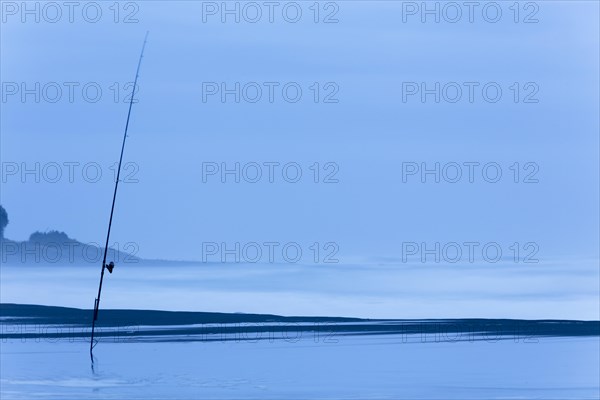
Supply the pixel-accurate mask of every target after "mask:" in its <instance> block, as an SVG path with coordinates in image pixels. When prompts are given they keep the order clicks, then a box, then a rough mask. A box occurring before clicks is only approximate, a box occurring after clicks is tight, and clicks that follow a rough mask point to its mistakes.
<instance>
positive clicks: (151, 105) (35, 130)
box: [0, 1, 600, 262]
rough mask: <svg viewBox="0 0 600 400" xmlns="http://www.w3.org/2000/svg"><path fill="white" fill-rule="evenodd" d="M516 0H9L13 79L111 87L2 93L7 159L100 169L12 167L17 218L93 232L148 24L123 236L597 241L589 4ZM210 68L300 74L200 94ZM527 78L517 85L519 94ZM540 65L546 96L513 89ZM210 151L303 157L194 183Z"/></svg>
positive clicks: (187, 244)
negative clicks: (274, 88) (488, 96)
mask: <svg viewBox="0 0 600 400" xmlns="http://www.w3.org/2000/svg"><path fill="white" fill-rule="evenodd" d="M509 3H510V4H512V2H500V4H501V5H502V9H503V17H502V19H501V20H500V22H498V23H494V24H492V23H488V22H486V21H485V20H482V19H481V18H477V19H476V21H475V22H474V23H469V22H468V21H465V20H462V21H460V22H458V23H455V24H451V23H445V22H441V23H439V24H437V23H431V22H427V23H421V22H420V21H419V19H418V18H417V17H415V18H414V19H413V18H412V16H411V17H410V18H409V19H408V20H407V22H406V23H403V22H402V3H401V2H398V3H394V2H338V3H337V5H338V7H339V11H338V12H337V14H336V17H337V18H338V19H339V22H338V23H334V24H323V23H317V24H315V23H314V22H313V21H312V14H310V12H312V11H311V10H309V8H308V7H310V5H311V4H312V3H311V2H301V3H299V4H300V5H301V7H302V9H303V13H304V14H303V18H302V19H301V21H300V22H299V23H296V24H292V23H288V22H286V21H285V20H283V19H281V18H276V22H275V23H272V24H271V23H268V22H265V21H261V22H259V23H256V24H250V23H244V22H242V23H238V24H236V23H221V22H220V21H219V20H218V17H215V18H213V16H210V17H207V18H208V19H207V22H206V23H203V22H202V3H201V2H192V1H186V2H162V1H152V2H138V3H137V5H138V6H139V11H138V12H137V14H136V17H137V18H138V19H139V22H138V23H132V24H124V23H114V22H113V20H112V17H113V15H112V14H110V13H111V12H112V11H111V10H110V9H109V8H108V7H109V6H110V4H112V3H100V4H101V5H102V7H103V12H104V14H103V15H104V16H106V17H103V18H102V19H101V21H100V22H98V23H96V24H92V23H87V22H85V21H84V20H83V19H82V18H76V21H75V22H74V23H68V22H66V21H64V20H61V21H59V22H58V23H56V24H51V23H45V22H44V21H42V22H40V23H32V22H26V23H22V22H20V20H19V19H18V17H19V15H18V14H17V17H14V16H13V15H6V14H4V15H3V16H4V17H6V18H7V20H6V22H3V24H2V31H1V39H0V44H1V47H2V57H1V60H0V66H1V73H2V77H1V80H2V82H3V84H6V82H17V83H19V84H20V83H21V82H26V83H27V84H29V85H34V84H35V82H41V84H42V85H43V84H45V83H48V82H58V83H60V84H63V83H64V82H79V83H80V86H83V85H84V84H86V83H89V82H97V83H98V84H99V85H100V87H101V88H102V89H103V97H102V99H101V100H100V101H98V102H97V103H90V102H87V101H85V100H84V99H83V98H82V97H81V92H80V91H76V92H75V93H76V98H75V101H74V102H73V103H70V102H69V101H68V100H66V98H65V97H63V98H61V99H60V100H59V101H58V102H56V103H49V102H47V101H40V103H35V101H33V100H32V99H33V97H32V96H29V97H28V98H27V101H25V102H21V101H20V99H19V97H18V95H17V96H11V97H8V98H7V99H6V101H4V100H3V102H2V103H1V106H2V121H1V122H0V124H1V125H0V127H1V130H2V136H1V150H0V156H1V158H2V163H3V166H4V168H6V166H7V165H8V164H7V163H12V164H11V165H14V163H17V164H18V165H19V166H21V165H22V163H26V165H29V166H32V165H34V164H35V163H36V162H40V163H41V165H47V164H48V163H52V162H56V163H58V164H60V165H63V163H65V162H78V163H80V165H84V164H86V163H92V162H95V163H99V164H100V165H101V167H102V171H103V178H102V179H100V181H99V182H97V183H89V182H86V181H84V180H83V179H82V178H81V175H76V178H75V182H74V183H69V182H68V181H66V178H63V179H62V180H61V181H60V182H58V183H50V182H47V181H46V182H45V181H44V179H42V181H41V182H40V183H36V182H34V181H33V178H31V177H28V179H26V182H22V181H21V179H20V177H18V175H17V176H12V175H11V176H6V177H5V178H6V179H5V180H3V181H2V191H1V203H2V205H3V206H4V207H5V208H6V209H7V210H8V213H9V217H10V220H11V223H10V224H9V226H8V228H7V231H6V236H7V237H9V238H14V239H19V240H23V239H26V238H27V237H28V235H29V234H30V233H31V232H33V231H35V230H47V229H58V230H63V231H66V232H67V233H68V234H69V235H70V236H71V237H74V238H77V239H78V240H80V241H83V242H101V241H102V239H103V237H104V235H105V229H106V223H107V219H108V214H109V211H110V209H109V207H110V200H111V196H112V182H111V180H110V179H109V178H108V176H109V175H110V173H111V171H110V169H109V166H110V165H112V164H113V163H114V162H115V161H116V160H117V159H118V150H119V146H120V141H121V135H122V130H123V126H124V123H125V117H126V112H127V104H126V103H124V102H123V101H120V102H119V103H115V102H114V101H113V100H112V97H111V96H112V95H113V94H114V92H113V91H111V89H109V88H110V87H111V85H112V84H113V83H114V82H118V84H119V86H120V87H121V89H120V93H119V96H120V100H122V98H123V97H124V96H125V91H124V90H123V89H122V86H123V85H124V84H125V83H127V82H130V81H132V80H133V75H134V71H135V65H136V62H137V57H138V54H139V50H140V47H141V43H142V40H143V36H144V33H145V31H146V30H149V31H150V36H149V42H148V46H147V48H146V56H145V58H144V63H143V65H142V71H141V76H140V82H139V86H140V91H139V95H138V99H139V103H137V104H135V105H134V108H133V114H132V121H131V127H130V138H129V139H128V140H129V141H128V143H127V148H126V152H125V162H133V163H135V165H137V166H138V168H139V170H138V171H137V173H136V174H135V177H136V178H137V179H139V182H138V183H127V184H123V185H122V186H121V188H120V192H119V196H118V199H117V208H116V214H115V223H114V226H113V240H114V241H116V242H120V243H123V242H128V241H135V242H137V243H138V244H139V255H140V256H143V257H148V258H169V259H195V260H199V259H201V256H202V254H201V250H202V243H203V242H227V243H234V242H242V243H244V242H263V241H279V242H289V241H295V242H301V243H306V244H310V243H312V242H319V243H324V242H336V243H337V244H338V245H339V248H340V259H341V261H344V260H346V261H352V260H355V259H361V260H377V259H380V258H383V257H389V258H399V257H401V247H402V243H403V242H423V241H425V242H428V243H433V242H442V243H445V242H453V241H455V242H465V241H478V242H482V243H486V242H498V243H502V245H503V246H504V247H508V246H510V244H511V243H514V242H518V243H520V244H523V243H527V242H535V243H537V244H538V245H539V258H540V259H541V260H542V262H544V261H552V260H554V261H556V260H563V259H569V260H597V259H598V242H599V234H598V224H599V214H598V202H599V192H598V180H599V176H598V162H599V159H598V146H599V143H598V132H599V125H598V122H599V120H598V109H599V106H600V104H599V102H598V99H599V97H598V95H599V93H598V84H599V82H598V79H599V78H598V68H599V65H598V62H599V57H598V56H599V54H598V51H599V50H598V49H599V43H598V42H599V28H598V4H597V3H596V2H588V1H585V2H584V1H580V2H568V3H567V2H538V3H537V4H538V5H539V11H538V12H537V14H536V18H538V19H539V22H538V23H533V24H524V23H521V22H519V23H514V22H513V19H512V18H513V14H511V12H512V11H511V10H509V9H508V7H509V5H510V4H509ZM121 4H123V3H121ZM282 4H283V3H282ZM521 4H523V3H521ZM127 11H129V10H127ZM322 11H323V10H322ZM525 11H528V12H529V11H530V10H522V12H525ZM122 12H125V11H123V10H122ZM323 12H324V11H323ZM77 15H78V14H76V16H77ZM277 15H278V14H276V16H277ZM475 15H476V17H477V16H478V15H479V14H475ZM122 17H123V14H121V15H120V16H119V18H122ZM321 17H322V15H321ZM519 18H523V14H520V17H519ZM203 82H218V83H220V82H227V83H228V84H229V85H232V86H233V84H234V83H235V82H241V84H242V85H243V84H245V83H247V82H260V83H263V82H280V83H281V85H280V86H283V85H284V84H285V83H287V82H297V83H298V85H300V86H301V87H302V88H303V97H302V99H301V101H299V102H297V103H293V104H292V103H288V102H285V101H284V100H282V98H281V97H280V96H278V97H277V98H276V100H275V101H274V102H273V103H270V102H268V101H264V99H263V100H261V101H259V102H257V103H249V102H245V101H241V102H240V103H235V102H233V101H231V100H228V101H227V102H225V103H222V102H221V101H219V99H218V96H214V97H211V98H210V100H209V101H207V102H203V101H202V84H203ZM314 82H318V83H319V85H320V88H321V90H324V85H325V84H326V83H328V82H334V83H335V84H336V85H337V87H339V92H338V93H337V94H336V98H337V99H338V100H339V102H338V103H322V102H319V103H314V101H313V100H312V97H311V96H312V94H313V92H311V90H310V89H309V87H310V86H311V85H312V84H313V83H314ZM403 82H417V83H421V82H427V83H428V84H429V85H431V86H433V85H434V83H435V82H441V84H442V85H443V84H445V83H447V82H481V86H483V85H484V84H485V83H487V82H496V83H497V84H498V85H499V86H500V87H502V89H503V97H502V99H501V100H500V101H498V102H497V103H488V102H486V101H484V100H483V99H482V98H481V96H480V92H476V93H479V95H477V97H476V98H475V101H474V102H473V103H470V102H468V101H466V100H465V99H464V98H463V99H462V100H461V101H459V102H457V103H448V102H445V101H441V102H440V103H435V102H433V101H431V100H428V101H427V102H426V103H423V102H421V101H420V100H419V98H418V96H416V97H411V99H410V100H409V101H407V102H403V101H402V87H403V85H402V83H403ZM514 82H518V83H519V85H520V87H521V90H522V91H523V92H521V93H520V97H519V102H518V103H515V102H514V101H513V97H512V96H513V91H511V89H510V86H511V85H513V83H514ZM527 83H534V84H535V85H536V87H537V88H538V89H539V91H538V93H537V94H536V95H535V98H536V99H538V100H539V102H538V103H523V102H522V100H523V97H522V96H524V95H525V93H527V91H525V89H523V85H525V84H527ZM4 90H5V87H3V91H4ZM3 94H6V93H3ZM231 98H232V97H229V99H231ZM431 98H432V97H429V99H431ZM203 162H217V163H219V164H220V163H222V162H225V163H229V164H228V165H233V164H234V163H236V162H239V163H241V164H242V165H244V164H245V163H250V162H257V163H259V164H262V163H264V162H280V163H281V164H285V163H288V162H295V163H298V164H299V165H300V166H301V167H302V171H303V179H302V180H301V181H300V182H298V183H295V184H294V183H288V182H285V181H284V180H282V179H277V180H276V181H275V182H274V183H267V182H264V181H261V182H259V183H256V184H252V183H245V182H241V183H239V184H235V183H231V182H229V183H225V184H224V183H221V182H220V181H219V180H218V179H216V178H215V179H212V178H211V179H209V180H208V182H207V183H203V182H202V163H203ZM315 162H318V163H319V165H320V166H321V167H322V166H323V165H324V164H325V163H327V162H333V163H335V164H336V165H337V166H338V167H339V171H338V173H337V174H336V177H337V178H338V179H339V183H333V184H325V183H318V184H315V183H313V182H312V181H311V178H312V175H310V174H311V173H312V170H310V169H309V167H310V166H311V165H313V164H314V163H315ZM403 162H416V163H418V164H419V165H420V163H422V162H425V163H428V165H434V164H435V163H436V162H439V163H440V164H441V165H445V164H446V163H449V162H457V163H459V164H462V163H463V162H479V163H481V164H482V165H483V164H486V163H490V162H493V163H498V164H499V165H500V166H501V167H502V171H503V178H502V179H501V181H500V182H498V183H488V182H485V181H484V180H483V179H481V178H480V177H479V178H478V179H476V180H475V182H474V183H468V182H465V181H464V179H463V180H462V181H460V182H458V183H455V184H452V183H444V182H442V183H439V184H436V183H432V182H428V183H421V182H420V180H419V179H418V178H414V179H413V178H412V177H411V179H410V180H408V182H406V183H403V182H402V163H403ZM515 162H518V163H519V165H520V167H523V165H524V164H526V163H528V162H533V163H535V164H536V165H537V166H538V167H539V171H538V172H537V174H536V178H537V179H539V182H538V183H530V184H526V183H522V182H520V183H518V184H515V183H514V182H513V181H512V178H513V175H511V174H512V173H513V171H512V170H511V169H509V167H510V166H511V165H513V164H514V163H515ZM65 171H66V169H63V173H64V172H65ZM76 171H80V170H76ZM4 172H5V173H6V171H4ZM519 179H520V180H521V179H522V176H520V178H519ZM594 262H596V261H594Z"/></svg>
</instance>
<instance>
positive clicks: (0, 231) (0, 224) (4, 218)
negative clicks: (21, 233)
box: [0, 205, 8, 239]
mask: <svg viewBox="0 0 600 400" xmlns="http://www.w3.org/2000/svg"><path fill="white" fill-rule="evenodd" d="M6 225H8V213H7V212H6V210H5V209H4V207H2V206H1V205H0V239H3V238H4V228H6Z"/></svg>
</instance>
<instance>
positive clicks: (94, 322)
mask: <svg viewBox="0 0 600 400" xmlns="http://www.w3.org/2000/svg"><path fill="white" fill-rule="evenodd" d="M147 39H148V32H146V36H145V37H144V44H143V46H142V52H141V53H140V59H139V61H138V65H137V70H136V71H135V79H134V81H133V89H131V98H130V99H129V111H128V112H127V122H126V123H125V133H124V134H123V144H122V145H121V157H120V158H119V167H118V169H117V180H116V182H115V192H114V194H113V200H112V207H111V209H110V219H109V220H108V233H107V234H106V245H105V246H104V259H103V260H102V272H101V273H100V285H99V286H98V297H96V299H95V300H94V316H93V318H92V336H91V338H90V357H91V358H92V362H94V356H93V354H92V351H93V350H94V346H95V345H96V343H97V342H96V343H94V328H95V327H96V320H97V319H98V308H99V307H100V293H101V292H102V280H103V279H104V269H108V272H109V273H110V274H112V271H113V268H114V267H115V264H114V263H113V262H112V261H111V262H110V264H108V265H106V256H107V254H108V241H109V240H110V228H111V226H112V219H113V212H114V211H115V200H116V199H117V188H118V187H119V176H120V175H121V162H122V161H123V151H124V150H125V140H126V139H127V128H129V117H130V116H131V106H133V95H134V94H135V89H136V88H137V80H138V76H139V74H140V66H141V65H142V57H144V49H145V48H146V40H147Z"/></svg>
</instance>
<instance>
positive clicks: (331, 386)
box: [1, 335, 600, 399]
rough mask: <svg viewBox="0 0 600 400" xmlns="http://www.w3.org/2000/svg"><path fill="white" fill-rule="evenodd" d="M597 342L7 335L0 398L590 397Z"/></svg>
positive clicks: (595, 387)
mask: <svg viewBox="0 0 600 400" xmlns="http://www.w3.org/2000/svg"><path fill="white" fill-rule="evenodd" d="M599 351H600V348H599V341H598V338H597V337H593V338H576V339H571V338H570V339H566V338H547V339H542V340H539V341H538V342H536V343H523V342H519V343H515V342H514V341H512V340H507V341H498V342H494V343H490V342H485V341H484V342H458V343H448V342H442V343H423V342H416V343H415V342H410V343H406V342H403V341H402V339H401V338H400V337H399V336H398V335H390V336H386V337H380V338H367V337H343V338H338V339H337V343H321V342H317V343H315V341H314V340H313V338H310V337H307V338H306V339H301V340H299V341H296V342H294V343H290V342H287V341H283V340H276V341H273V342H269V341H261V342H251V341H239V342H227V343H225V342H212V343H206V342H188V343H174V342H168V343H157V342H150V343H114V342H110V341H107V342H101V343H99V344H98V346H97V347H96V350H95V356H96V362H95V364H94V369H93V370H92V368H91V367H90V360H89V355H88V344H87V343H85V342H69V341H68V340H66V339H64V340H59V341H57V342H55V343H50V342H48V341H45V340H41V341H39V342H35V340H30V341H26V342H25V343H23V342H22V341H20V340H13V339H11V340H8V341H4V342H3V343H2V365H1V367H2V381H1V382H2V396H1V397H2V398H3V399H32V398H43V399H84V398H86V399H87V398H92V399H94V398H109V399H110V398H119V399H120V398H129V399H143V398H152V399H153V398H157V399H159V398H190V399H191V398H219V399H233V398H235V399H247V398H251V399H258V398H298V399H300V398H306V397H311V398H361V399H364V398H369V399H370V398H394V399H482V398H486V399H487V398H493V399H516V398H518V399H540V398H541V399H564V398H570V399H595V398H598V396H599V395H600V384H599V381H598V380H599V376H600V370H599V365H598V352H599Z"/></svg>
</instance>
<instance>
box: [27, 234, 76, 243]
mask: <svg viewBox="0 0 600 400" xmlns="http://www.w3.org/2000/svg"><path fill="white" fill-rule="evenodd" d="M29 241H30V242H33V243H67V242H72V241H73V239H71V238H69V236H68V235H67V234H66V233H64V232H59V231H49V232H39V231H36V232H33V233H32V234H31V235H29Z"/></svg>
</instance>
